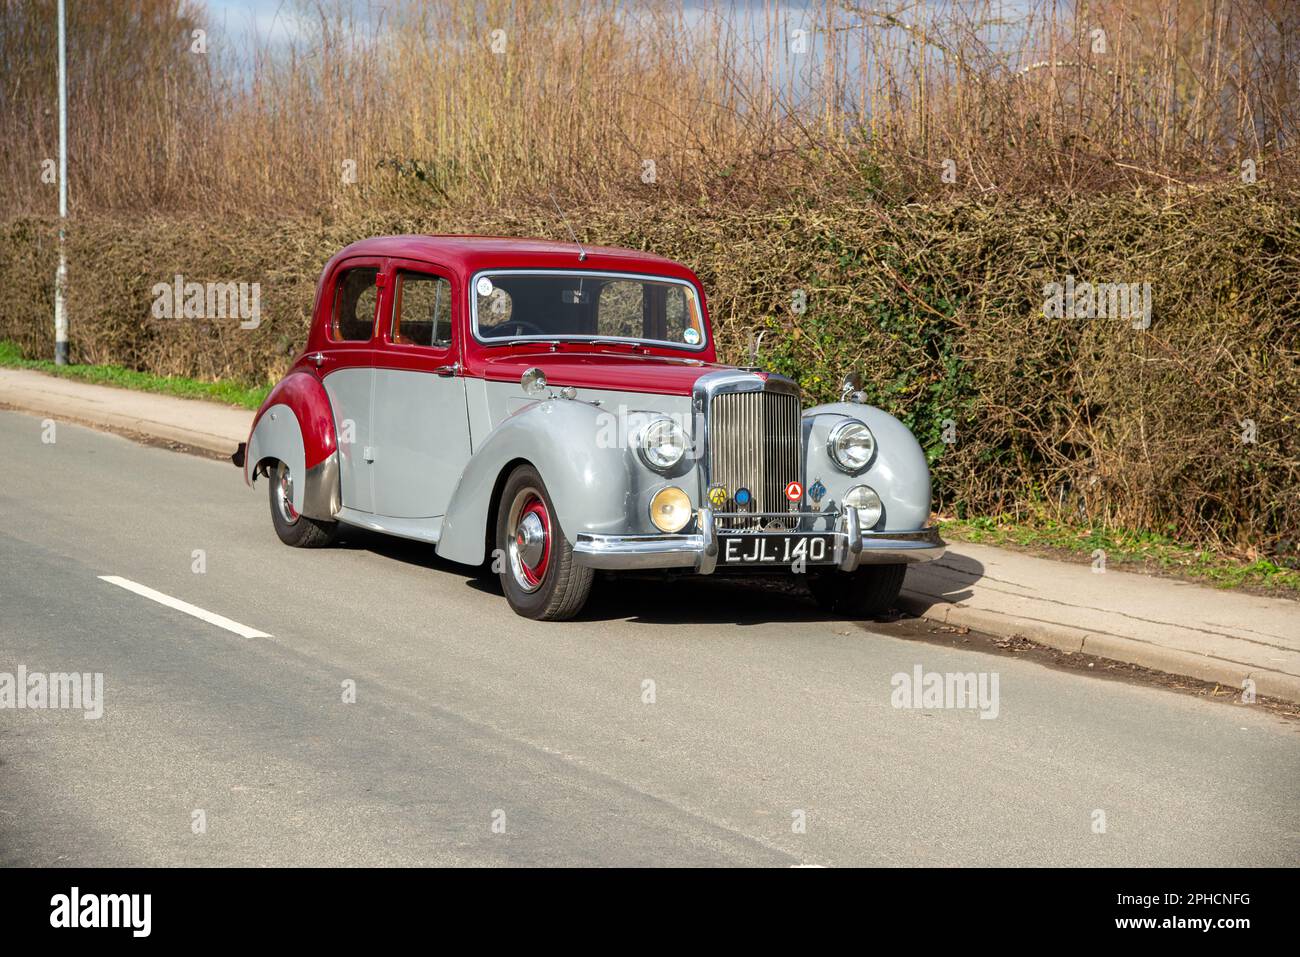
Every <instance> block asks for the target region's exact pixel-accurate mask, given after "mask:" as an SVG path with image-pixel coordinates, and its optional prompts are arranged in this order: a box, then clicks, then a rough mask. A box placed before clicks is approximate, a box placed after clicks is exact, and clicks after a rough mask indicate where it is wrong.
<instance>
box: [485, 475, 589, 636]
mask: <svg viewBox="0 0 1300 957" xmlns="http://www.w3.org/2000/svg"><path fill="white" fill-rule="evenodd" d="M496 543H497V552H496V555H495V556H494V561H495V563H496V565H497V570H498V572H499V573H500V575H501V588H502V590H503V591H505V593H506V601H508V602H509V603H510V607H511V608H513V609H514V610H515V613H516V614H518V615H522V616H523V617H525V618H535V619H537V620H539V621H563V620H565V619H567V618H572V617H573V616H574V615H576V614H578V612H580V611H582V606H583V605H585V604H586V602H587V596H588V595H589V594H590V593H591V575H592V573H591V569H590V568H587V567H586V566H585V565H579V564H578V563H577V562H575V561H574V559H573V547H572V546H571V545H570V544H569V543H568V540H567V539H565V537H564V531H563V530H562V529H561V528H560V523H559V520H558V519H556V517H555V506H554V505H553V504H552V502H551V497H550V495H548V494H547V492H546V486H545V485H543V484H542V477H541V476H540V475H538V474H537V470H536V469H535V468H533V467H532V466H531V465H521V466H519V468H517V469H515V470H514V471H513V472H512V473H511V474H510V478H509V479H507V480H506V485H505V488H504V489H502V491H501V501H500V503H499V504H498V507H497V528H496Z"/></svg>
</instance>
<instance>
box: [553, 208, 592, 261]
mask: <svg viewBox="0 0 1300 957" xmlns="http://www.w3.org/2000/svg"><path fill="white" fill-rule="evenodd" d="M550 196H551V205H552V206H554V207H555V211H556V212H557V213H559V214H560V221H561V222H562V223H564V228H565V229H567V230H568V231H569V238H571V239H572V240H573V245H575V246H577V247H578V262H584V261H586V259H587V250H585V249H583V248H582V243H580V242H578V237H577V235H576V234H575V233H574V232H573V227H572V226H570V225H569V221H568V219H566V218H565V216H564V211H563V210H561V209H560V204H559V203H557V202H556V201H555V194H554V193H551V194H550Z"/></svg>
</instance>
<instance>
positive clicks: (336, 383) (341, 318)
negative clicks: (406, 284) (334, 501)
mask: <svg viewBox="0 0 1300 957" xmlns="http://www.w3.org/2000/svg"><path fill="white" fill-rule="evenodd" d="M384 267H385V260H383V259H349V260H346V261H345V262H344V263H343V264H342V265H340V266H339V268H338V269H337V270H336V271H335V273H334V275H333V277H331V279H330V282H331V284H332V289H331V294H330V305H329V310H328V313H327V316H326V318H325V322H326V323H327V331H326V336H325V339H326V342H327V347H326V348H324V349H322V350H321V351H320V352H319V353H318V354H317V355H316V356H315V357H314V358H315V361H316V364H317V367H318V368H319V369H320V371H321V375H322V381H323V383H324V386H325V393H326V395H328V396H329V400H330V405H331V407H332V408H333V410H334V434H335V436H337V438H338V450H339V486H340V488H339V491H340V494H341V496H342V499H343V505H344V507H345V508H350V509H353V510H355V511H358V512H373V511H374V507H375V505H374V483H373V476H372V474H371V472H372V468H371V463H370V458H371V457H372V456H373V445H374V442H373V437H372V433H371V411H372V405H373V402H374V354H375V346H376V343H377V341H378V339H377V333H376V330H375V322H376V319H377V318H378V316H379V313H380V309H381V305H382V303H383V300H384V298H385V297H384V295H383V292H384V290H383V282H384V279H385V274H384Z"/></svg>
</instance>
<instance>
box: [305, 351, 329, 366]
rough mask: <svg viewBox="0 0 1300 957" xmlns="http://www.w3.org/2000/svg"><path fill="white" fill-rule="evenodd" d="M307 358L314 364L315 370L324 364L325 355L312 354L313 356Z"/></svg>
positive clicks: (321, 353)
mask: <svg viewBox="0 0 1300 957" xmlns="http://www.w3.org/2000/svg"><path fill="white" fill-rule="evenodd" d="M308 358H309V359H311V361H312V362H314V363H316V368H317V369H319V368H320V367H321V366H323V365H324V364H325V353H323V352H317V353H314V354H313V355H311V356H308Z"/></svg>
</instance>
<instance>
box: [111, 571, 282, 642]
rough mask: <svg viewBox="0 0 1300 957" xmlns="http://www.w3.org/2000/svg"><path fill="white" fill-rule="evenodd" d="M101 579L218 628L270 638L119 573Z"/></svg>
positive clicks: (248, 636) (255, 636) (252, 636)
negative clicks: (120, 575)
mask: <svg viewBox="0 0 1300 957" xmlns="http://www.w3.org/2000/svg"><path fill="white" fill-rule="evenodd" d="M99 580H100V581H104V582H108V583H109V584H110V585H116V586H117V587H118V588H125V589H126V590H127V591H133V592H135V593H136V594H137V595H143V596H144V597H145V598H148V599H150V600H151V601H156V602H158V604H160V605H166V606H167V607H168V608H175V609H176V610H177V611H183V612H185V614H187V615H193V616H194V617H195V618H200V619H202V620H203V621H206V622H207V623H208V624H210V625H216V626H217V627H218V628H224V629H226V631H233V632H234V633H235V634H237V635H239V636H240V637H242V638H270V637H271V636H270V635H268V634H267V633H266V632H264V631H258V630H257V629H256V628H249V627H248V626H247V625H241V624H240V623H239V622H237V621H231V620H230V619H229V618H225V617H223V616H221V615H217V614H214V613H213V612H210V611H205V610H204V609H202V608H200V607H199V606H198V605H191V604H190V603H189V602H187V601H181V600H180V599H179V598H173V597H172V596H171V595H164V594H163V593H162V592H160V591H154V590H153V589H152V588H149V587H148V586H147V585H141V584H140V583H139V582H133V581H131V579H129V578H119V577H118V576H117V575H100V576H99Z"/></svg>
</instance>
